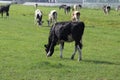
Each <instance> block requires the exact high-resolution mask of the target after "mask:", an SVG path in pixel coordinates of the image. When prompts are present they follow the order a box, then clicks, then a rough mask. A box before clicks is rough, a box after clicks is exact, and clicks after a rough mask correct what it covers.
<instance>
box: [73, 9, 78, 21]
mask: <svg viewBox="0 0 120 80" xmlns="http://www.w3.org/2000/svg"><path fill="white" fill-rule="evenodd" d="M72 21H77V22H78V21H80V12H79V11H73V13H72Z"/></svg>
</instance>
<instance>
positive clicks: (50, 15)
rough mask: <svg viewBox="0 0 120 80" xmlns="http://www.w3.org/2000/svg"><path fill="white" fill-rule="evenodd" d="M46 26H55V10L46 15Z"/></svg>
mask: <svg viewBox="0 0 120 80" xmlns="http://www.w3.org/2000/svg"><path fill="white" fill-rule="evenodd" d="M48 19H49V20H47V21H48V26H50V24H51V23H52V24H55V23H56V22H57V11H56V10H52V11H50V13H49V15H48Z"/></svg>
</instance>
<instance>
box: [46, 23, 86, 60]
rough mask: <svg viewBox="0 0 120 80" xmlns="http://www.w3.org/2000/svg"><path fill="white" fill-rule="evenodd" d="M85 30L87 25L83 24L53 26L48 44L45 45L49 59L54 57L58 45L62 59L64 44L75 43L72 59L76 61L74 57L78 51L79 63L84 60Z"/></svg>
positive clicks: (57, 24)
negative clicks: (83, 41)
mask: <svg viewBox="0 0 120 80" xmlns="http://www.w3.org/2000/svg"><path fill="white" fill-rule="evenodd" d="M84 28H85V25H84V23H83V22H71V21H69V22H57V23H56V24H55V25H53V26H52V28H51V30H50V33H49V38H48V44H46V45H44V46H45V51H46V53H47V57H49V56H52V54H53V53H54V47H55V46H56V45H57V44H60V57H61V58H62V50H63V47H64V42H72V41H75V51H74V52H73V54H72V56H71V59H74V56H75V54H76V52H77V50H78V52H79V57H78V61H80V60H82V51H81V50H82V36H83V33H84Z"/></svg>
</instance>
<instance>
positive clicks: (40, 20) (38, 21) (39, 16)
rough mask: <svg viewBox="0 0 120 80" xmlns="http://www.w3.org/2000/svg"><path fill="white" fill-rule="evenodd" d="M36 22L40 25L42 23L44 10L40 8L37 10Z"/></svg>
mask: <svg viewBox="0 0 120 80" xmlns="http://www.w3.org/2000/svg"><path fill="white" fill-rule="evenodd" d="M34 17H35V24H37V25H38V26H40V25H42V23H43V22H42V11H40V10H39V9H36V10H35V16H34Z"/></svg>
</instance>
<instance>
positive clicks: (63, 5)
mask: <svg viewBox="0 0 120 80" xmlns="http://www.w3.org/2000/svg"><path fill="white" fill-rule="evenodd" d="M65 6H67V5H65V4H62V5H60V6H59V9H64V8H65Z"/></svg>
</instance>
